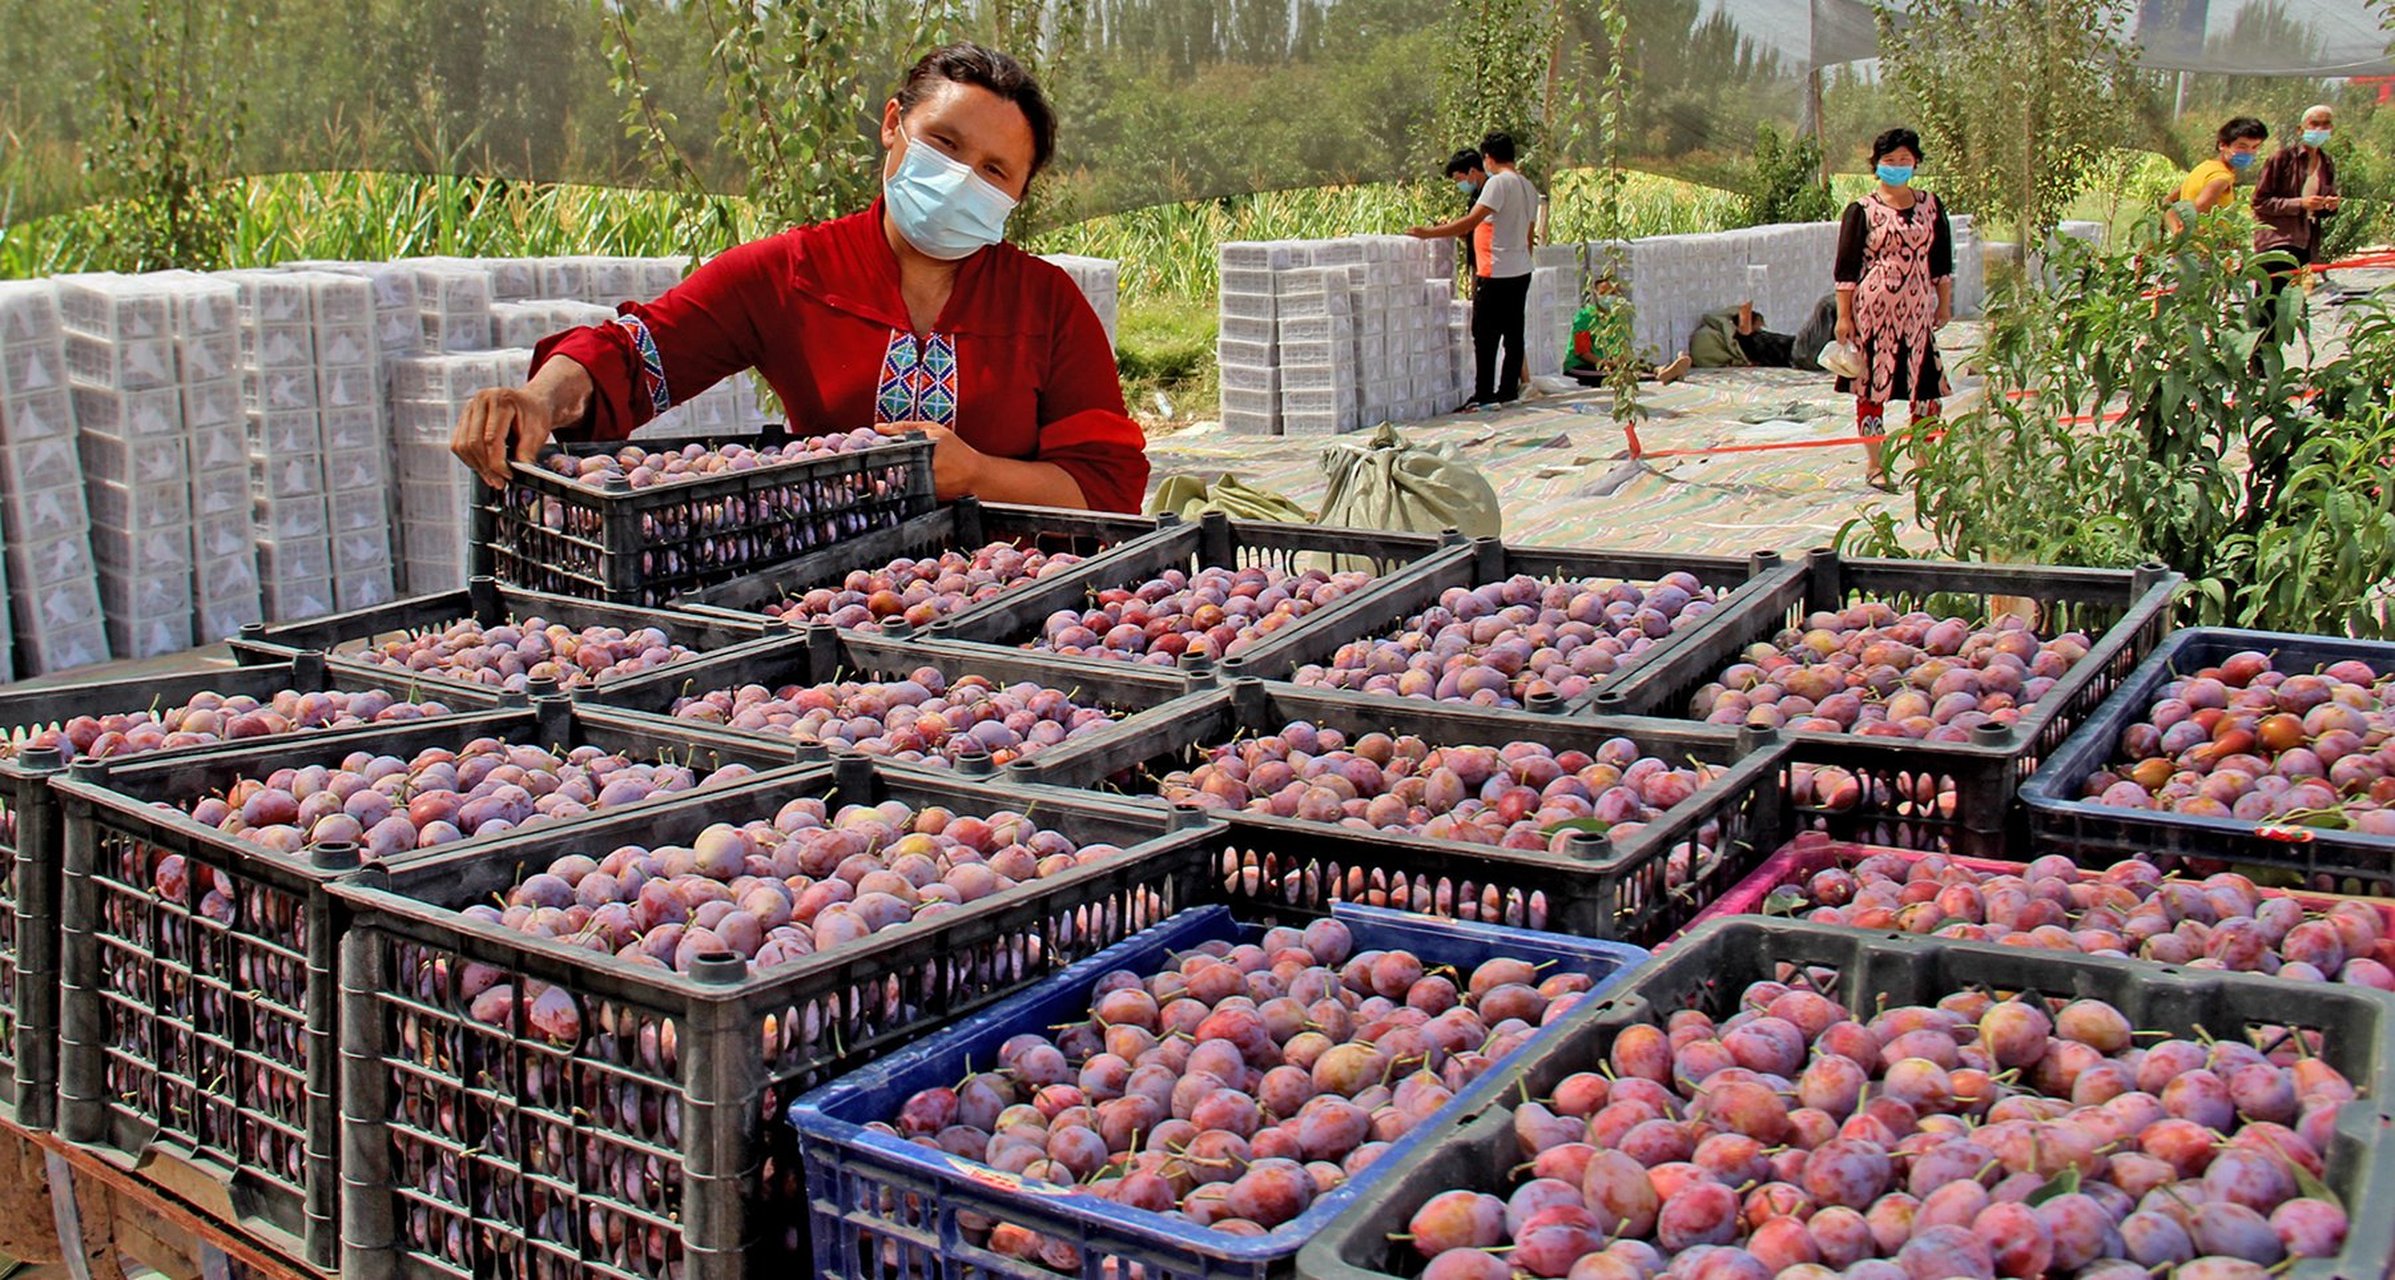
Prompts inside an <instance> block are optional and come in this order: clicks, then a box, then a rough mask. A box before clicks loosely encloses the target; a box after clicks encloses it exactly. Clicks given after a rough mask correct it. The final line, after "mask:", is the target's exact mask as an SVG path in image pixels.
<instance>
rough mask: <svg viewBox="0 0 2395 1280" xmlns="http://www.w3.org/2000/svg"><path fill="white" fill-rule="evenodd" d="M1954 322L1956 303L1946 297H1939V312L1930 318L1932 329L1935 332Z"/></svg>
mask: <svg viewBox="0 0 2395 1280" xmlns="http://www.w3.org/2000/svg"><path fill="white" fill-rule="evenodd" d="M1952 323H1954V304H1953V303H1951V302H1948V301H1946V300H1945V299H1944V298H1940V299H1938V310H1937V314H1935V315H1933V316H1931V317H1930V318H1929V327H1930V330H1931V331H1932V332H1935V331H1937V330H1939V329H1943V328H1945V327H1946V326H1947V325H1949V324H1952Z"/></svg>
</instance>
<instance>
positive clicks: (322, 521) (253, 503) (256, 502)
mask: <svg viewBox="0 0 2395 1280" xmlns="http://www.w3.org/2000/svg"><path fill="white" fill-rule="evenodd" d="M326 511H327V506H326V503H325V499H324V495H323V494H320V493H312V494H307V495H305V496H302V497H297V498H276V497H272V496H268V495H264V494H258V493H256V492H255V491H254V490H253V491H252V496H251V499H250V523H251V524H252V525H253V526H254V527H255V530H256V533H257V536H259V537H261V538H322V537H324V536H325V535H326V534H327V533H328V532H330V520H329V518H328V517H327V515H326Z"/></svg>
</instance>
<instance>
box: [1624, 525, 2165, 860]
mask: <svg viewBox="0 0 2395 1280" xmlns="http://www.w3.org/2000/svg"><path fill="white" fill-rule="evenodd" d="M2182 582H2184V579H2183V578H2181V577H2180V576H2179V575H2178V574H2175V573H2172V572H2170V571H2168V570H2167V569H2163V568H2161V567H2159V566H2147V567H2145V568H2141V569H2134V570H2132V569H2080V568H2067V567H2058V566H2053V565H2014V564H1953V563H1945V562H1935V561H1922V560H1850V559H1844V558H1842V557H1840V556H1839V555H1837V554H1836V553H1835V552H1832V551H1827V550H1819V551H1814V552H1811V553H1809V554H1808V555H1807V556H1806V557H1805V561H1804V564H1803V565H1802V566H1801V567H1800V568H1799V571H1798V572H1796V573H1794V574H1791V575H1787V576H1783V577H1779V578H1776V579H1774V580H1772V581H1771V582H1770V583H1769V584H1768V585H1765V586H1763V587H1761V588H1759V589H1758V590H1755V591H1751V592H1747V593H1745V594H1743V595H1741V596H1740V597H1739V598H1738V599H1737V600H1736V601H1735V602H1733V603H1732V604H1730V605H1728V606H1727V607H1724V608H1722V609H1719V610H1716V611H1715V612H1714V614H1713V615H1712V616H1711V617H1710V618H1708V619H1706V622H1705V625H1704V626H1703V627H1701V628H1699V629H1697V630H1696V631H1695V632H1694V633H1693V634H1691V635H1689V636H1688V637H1686V638H1685V639H1684V640H1683V641H1682V642H1681V643H1680V644H1679V645H1677V646H1675V648H1674V649H1673V651H1672V653H1671V654H1670V655H1669V656H1668V657H1667V658H1666V659H1665V660H1663V661H1660V662H1650V663H1645V664H1642V665H1641V666H1639V667H1638V668H1637V669H1635V670H1633V671H1632V672H1630V673H1629V674H1628V675H1626V676H1623V677H1622V678H1621V679H1619V680H1616V681H1614V682H1612V683H1611V684H1609V685H1607V686H1606V687H1605V688H1603V689H1601V690H1599V691H1597V693H1596V694H1595V695H1594V697H1592V698H1591V699H1590V700H1589V704H1588V709H1589V710H1590V711H1591V712H1593V713H1594V714H1597V715H1600V716H1619V715H1638V716H1664V717H1686V716H1687V715H1688V708H1689V703H1690V700H1691V698H1693V697H1694V695H1695V694H1696V692H1697V690H1698V689H1700V688H1702V687H1703V686H1705V685H1706V684H1708V683H1710V682H1711V681H1712V680H1713V679H1714V678H1715V677H1716V676H1718V675H1719V674H1720V673H1721V671H1722V670H1723V669H1724V668H1725V667H1728V666H1729V665H1731V664H1732V663H1733V662H1736V661H1737V660H1738V654H1739V653H1740V652H1741V651H1742V650H1744V649H1745V648H1746V647H1747V646H1748V645H1751V644H1754V643H1756V642H1758V641H1764V640H1769V639H1770V638H1771V637H1772V636H1774V635H1776V634H1778V633H1779V632H1780V631H1781V630H1783V629H1785V628H1787V627H1790V626H1794V625H1799V624H1801V622H1802V621H1803V619H1804V618H1805V617H1806V616H1808V615H1810V614H1813V613H1816V612H1821V611H1834V610H1838V609H1843V608H1845V607H1847V606H1848V605H1851V604H1856V603H1860V602H1863V601H1880V602H1883V603H1886V604H1889V605H1891V606H1893V607H1894V608H1896V609H1898V610H1910V609H1915V608H1918V609H1923V610H1926V611H1929V612H1932V613H1949V614H1954V615H1957V616H1963V617H1981V618H1984V617H1988V616H1990V615H1992V614H1994V613H1997V612H2000V611H2003V609H2004V604H2003V602H2006V601H2010V602H2013V603H2014V604H2015V605H2019V606H2026V607H2028V608H2031V609H2033V610H2034V611H2035V612H2034V618H2033V624H2034V625H2035V626H2036V628H2037V630H2038V632H2039V634H2040V635H2042V636H2047V637H2051V636H2054V635H2058V634H2061V633H2063V632H2066V631H2080V632H2084V633H2086V635H2087V637H2088V639H2089V640H2090V641H2091V645H2090V647H2089V650H2088V654H2087V656H2086V657H2085V658H2083V659H2081V660H2080V661H2079V663H2078V665H2076V666H2075V667H2073V668H2072V669H2071V670H2070V672H2069V673H2068V674H2066V675H2064V676H2063V677H2062V678H2061V679H2060V680H2058V681H2057V682H2056V683H2055V686H2054V688H2053V689H2052V690H2051V691H2049V692H2048V693H2047V695H2046V696H2045V697H2044V698H2041V699H2039V700H2038V702H2037V704H2036V705H2035V706H2032V707H2030V708H2029V709H2028V710H2026V711H2024V712H2022V713H2021V717H2020V720H2019V722H2018V723H2017V724H2015V725H2013V726H2012V727H2010V728H2006V727H2004V726H2000V725H1983V726H1981V727H1980V728H1979V729H1976V730H1974V731H1973V735H1972V741H1970V742H1967V743H1963V742H1916V741H1913V740H1911V739H1909V738H1895V737H1885V738H1883V737H1867V736H1864V735H1860V734H1852V733H1813V732H1790V733H1788V734H1787V738H1788V741H1789V743H1790V744H1791V747H1792V754H1793V758H1794V759H1795V760H1796V761H1797V762H1799V763H1800V764H1811V765H1834V766H1837V767H1839V768H1843V769H1847V770H1851V771H1852V772H1853V773H1854V774H1855V776H1856V779H1857V781H1858V782H1859V783H1860V784H1861V785H1860V792H1861V800H1860V801H1859V803H1857V804H1855V805H1853V806H1851V807H1848V808H1844V809H1840V810H1838V811H1836V812H1831V811H1829V810H1827V809H1824V808H1821V807H1819V806H1815V805H1809V804H1807V805H1799V806H1797V815H1798V821H1799V822H1800V823H1802V824H1804V825H1808V826H1811V827H1814V828H1818V829H1821V830H1825V831H1828V832H1829V833H1830V834H1832V835H1833V836H1835V837H1836V838H1838V839H1841V840H1852V841H1856V842H1858V843H1863V844H1883V845H1892V846H1895V847H1898V848H1906V849H1929V850H1937V851H1943V852H1947V853H1957V854H1965V855H1969V856H1972V857H1986V858H2001V857H2004V856H2005V851H2006V850H2007V849H2017V848H2019V847H2020V841H2021V839H2022V838H2023V836H2024V834H2025V832H2026V829H2027V827H2026V822H2025V820H2024V816H2023V812H2022V809H2021V806H2020V805H2019V804H2018V803H2017V800H2018V796H2017V793H2018V791H2019V789H2020V786H2021V784H2022V783H2023V782H2025V781H2027V780H2028V778H2029V775H2030V774H2032V773H2034V772H2035V771H2036V770H2037V766H2038V764H2039V762H2041V761H2043V760H2044V759H2045V758H2046V757H2047V756H2048V755H2050V754H2051V753H2053V752H2054V751H2055V750H2056V749H2057V748H2058V747H2060V746H2061V745H2062V741H2063V739H2064V738H2065V737H2067V736H2069V734H2070V732H2071V730H2072V729H2074V728H2077V727H2078V725H2079V723H2080V722H2081V721H2083V720H2085V719H2086V718H2087V717H2088V715H2089V714H2090V713H2091V712H2093V711H2094V710H2095V708H2096V704H2097V703H2099V702H2102V701H2103V700H2104V697H2105V695H2106V694H2108V693H2110V692H2111V691H2112V689H2113V688H2114V687H2115V686H2117V685H2119V684H2120V682H2121V681H2122V680H2124V679H2126V678H2127V677H2128V675H2129V672H2130V670H2131V669H2132V668H2134V667H2136V665H2137V664H2138V662H2140V661H2141V660H2143V659H2144V657H2145V656H2146V655H2147V654H2149V653H2151V652H2153V650H2154V647H2155V646H2156V645H2159V644H2161V643H2162V638H2163V636H2164V635H2165V634H2166V633H2168V631H2169V630H2170V623H2171V607H2172V603H2173V600H2174V598H2175V597H2176V595H2177V593H2178V590H2179V587H2180V585H2181V584H2182Z"/></svg>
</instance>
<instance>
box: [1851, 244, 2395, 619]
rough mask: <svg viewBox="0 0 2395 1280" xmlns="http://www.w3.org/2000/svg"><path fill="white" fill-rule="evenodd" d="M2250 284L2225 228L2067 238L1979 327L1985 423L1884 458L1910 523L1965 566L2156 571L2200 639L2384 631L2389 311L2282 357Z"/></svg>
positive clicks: (2390, 560)
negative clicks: (1898, 474) (2107, 240)
mask: <svg viewBox="0 0 2395 1280" xmlns="http://www.w3.org/2000/svg"><path fill="white" fill-rule="evenodd" d="M2266 269H2267V268H2266V266H2264V265H2263V264H2260V263H2257V262H2256V261H2255V260H2254V256H2253V255H2252V254H2251V253H2250V251H2248V249H2247V248H2246V246H2245V242H2244V236H2243V234H2242V233H2241V231H2240V228H2239V227H2238V225H2237V223H2236V221H2235V220H2234V219H2228V218H2205V219H2203V220H2201V221H2200V222H2199V224H2198V227H2197V228H2196V230H2194V231H2193V232H2191V233H2189V234H2187V235H2184V236H2172V235H2170V234H2168V233H2166V232H2164V231H2163V230H2162V229H2161V227H2160V225H2159V223H2158V220H2157V219H2154V218H2151V217H2149V218H2147V219H2145V220H2143V221H2142V222H2141V223H2139V224H2138V226H2137V227H2136V228H2135V229H2134V230H2133V231H2132V232H2131V234H2130V235H2129V236H2128V237H2127V238H2126V242H2125V243H2124V244H2123V245H2122V246H2121V247H2120V248H2118V249H2114V250H2109V251H2108V250H2104V249H2099V248H2096V247H2093V246H2090V245H2087V244H2085V243H2083V242H2080V241H2077V240H2070V239H2065V240H2063V241H2062V242H2061V243H2060V244H2059V245H2058V246H2057V247H2056V248H2055V249H2054V250H2053V252H2052V254H2051V255H2050V257H2049V259H2048V274H2049V275H2050V276H2051V277H2052V278H2053V279H2052V285H2051V287H2049V288H2036V287H2031V288H2020V287H2015V288H2013V290H2012V292H2011V295H2010V296H2009V297H2008V298H2006V299H2005V302H2004V305H2003V306H2002V307H2000V308H1993V309H1991V312H1990V314H1991V315H1994V316H1996V317H1998V319H1997V321H1996V323H1995V324H1994V326H1993V328H1992V330H1991V333H1990V335H1989V339H1988V342H1987V345H1986V348H1985V350H1983V351H1982V352H1981V354H1980V356H1979V357H1978V359H1979V363H1980V365H1981V366H1982V368H1983V369H1984V370H1985V371H1986V374H1987V380H1988V386H1987V394H1986V397H1985V398H1984V400H1983V401H1982V403H1981V404H1980V406H1979V407H1977V408H1975V409H1973V410H1972V411H1970V412H1968V413H1965V414H1962V415H1959V416H1958V417H1956V418H1954V419H1953V420H1952V421H1950V422H1947V423H1944V424H1941V425H1942V426H1943V430H1942V431H1940V430H1937V429H1933V428H1927V427H1924V428H1922V429H1920V430H1919V431H1915V430H1914V429H1913V428H1907V429H1906V430H1905V431H1903V432H1900V433H1898V434H1897V435H1896V436H1895V437H1894V439H1893V440H1892V441H1891V445H1890V454H1891V457H1892V458H1893V459H1895V460H1896V461H1895V462H1894V463H1893V464H1892V465H1896V466H1898V467H1900V468H1902V467H1908V466H1909V469H1910V472H1911V479H1912V484H1913V506H1914V517H1915V520H1916V522H1917V523H1918V524H1919V525H1920V526H1921V527H1923V528H1925V529H1927V530H1928V531H1929V532H1930V533H1931V535H1932V536H1933V537H1934V538H1935V539H1936V541H1937V545H1938V549H1939V551H1940V552H1941V553H1943V554H1947V555H1951V556H1955V557H1958V558H1961V559H1967V560H1981V559H1993V560H2012V561H2021V562H2029V563H2039V564H2088V565H2105V566H2127V565H2133V564H2138V563H2141V562H2144V561H2149V560H2159V561H2162V562H2163V563H2166V564H2168V565H2170V566H2171V567H2172V568H2174V569H2177V570H2179V571H2180V572H2182V573H2185V574H2186V575H2187V576H2188V578H2189V580H2190V582H2191V583H2192V584H2193V586H2194V588H2195V592H2194V596H2193V600H2192V604H2191V609H2192V612H2193V613H2194V615H2195V618H2196V620H2198V621H2200V622H2203V623H2206V624H2214V625H2220V624H2225V625H2231V626H2243V627H2260V628H2265V629H2269V630H2278V631H2298V632H2315V633H2335V632H2351V633H2352V634H2355V635H2368V636H2386V635H2389V634H2395V616H2391V615H2390V613H2389V612H2388V609H2387V607H2386V606H2387V600H2386V599H2385V594H2384V593H2385V591H2386V584H2387V583H2388V581H2389V579H2390V577H2391V576H2395V462H2390V458H2391V457H2395V409H2391V405H2395V390H2391V387H2395V313H2391V312H2390V311H2389V309H2388V308H2387V307H2386V306H2384V305H2383V304H2381V303H2377V302H2371V303H2364V304H2356V305H2355V306H2351V307H2348V308H2347V309H2346V311H2345V313H2344V322H2345V323H2344V332H2343V334H2342V335H2341V337H2342V341H2341V342H2340V343H2338V344H2336V347H2335V350H2334V353H2333V354H2328V353H2327V352H2326V351H2325V350H2324V351H2323V352H2319V353H2314V352H2311V351H2310V349H2309V347H2308V345H2306V346H2299V347H2297V348H2295V350H2294V352H2290V351H2289V350H2288V349H2284V348H2282V347H2280V346H2279V345H2278V344H2277V343H2275V342H2272V341H2269V340H2268V336H2267V335H2268V333H2269V329H2270V326H2271V324H2272V323H2273V322H2274V321H2276V320H2279V319H2282V318H2287V317H2285V316H2282V315H2281V314H2280V313H2278V312H2277V311H2276V310H2275V308H2274V305H2273V304H2267V303H2261V302H2257V301H2256V293H2257V290H2258V287H2259V286H2260V284H2261V283H2262V281H2263V280H2264V278H2265V273H2266ZM2302 306H2303V301H2302V295H2301V292H2300V291H2298V290H2288V291H2287V292H2286V293H2285V294H2283V295H2282V296H2281V297H2280V299H2279V300H2278V302H2277V303H2276V304H2275V307H2283V308H2285V310H2286V312H2288V313H2293V312H2295V311H2297V310H2299V309H2300V308H2301V307H2302ZM2303 354H2309V355H2311V356H2312V357H2313V358H2312V359H2311V362H2310V363H2309V364H2308V365H2307V364H2306V363H2304V362H2303V361H2302V360H2301V359H2299V358H2297V356H2298V355H2303ZM2249 362H2250V364H2249ZM2256 369H2258V370H2259V372H2255V371H2254V370H2256ZM1897 533H1898V530H1897V527H1896V525H1895V522H1894V521H1893V520H1892V519H1891V518H1889V517H1888V516H1887V515H1886V514H1885V513H1882V514H1880V515H1878V516H1877V517H1875V518H1874V519H1873V520H1871V521H1869V522H1866V523H1861V524H1857V525H1852V526H1849V528H1848V529H1847V530H1846V531H1844V533H1843V534H1842V536H1841V542H1843V543H1846V544H1848V545H1850V546H1853V547H1856V548H1859V549H1862V550H1865V551H1869V552H1874V553H1882V554H1903V552H1902V550H1901V548H1900V547H1899V545H1898V539H1897Z"/></svg>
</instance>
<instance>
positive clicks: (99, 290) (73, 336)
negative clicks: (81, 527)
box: [57, 275, 222, 658]
mask: <svg viewBox="0 0 2395 1280" xmlns="http://www.w3.org/2000/svg"><path fill="white" fill-rule="evenodd" d="M57 284H58V303H59V312H60V318H61V322H62V324H63V326H64V329H65V351H66V359H67V374H68V377H69V379H70V380H71V382H72V383H73V387H74V393H73V394H74V402H75V420H76V424H77V427H78V429H79V432H80V450H79V452H80V455H81V462H82V469H83V479H84V500H85V503H86V504H87V506H88V509H89V512H90V522H91V533H90V537H91V550H92V558H93V560H94V561H95V562H97V564H98V566H99V588H100V604H101V607H102V613H103V615H104V616H105V618H106V623H107V629H108V645H109V648H110V650H111V651H112V652H114V653H115V654H116V655H117V656H119V657H127V658H154V657H157V656H159V655H161V654H168V653H178V652H181V651H182V650H184V649H188V648H190V647H191V636H192V629H191V623H192V615H193V608H192V584H193V577H192V572H193V568H194V566H195V564H196V561H195V559H194V557H193V555H192V538H191V535H192V527H193V521H192V510H191V480H190V475H191V433H190V431H189V429H188V428H187V427H186V425H185V423H184V416H183V390H182V385H181V381H180V376H179V375H178V373H177V367H178V358H177V352H176V345H177V344H176V338H175V285H174V284H173V283H171V282H169V281H164V280H160V279H157V278H155V277H143V276H119V275H77V276H61V277H59V278H58V281H57ZM218 354H219V355H221V354H222V353H221V352H219V353H218Z"/></svg>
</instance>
